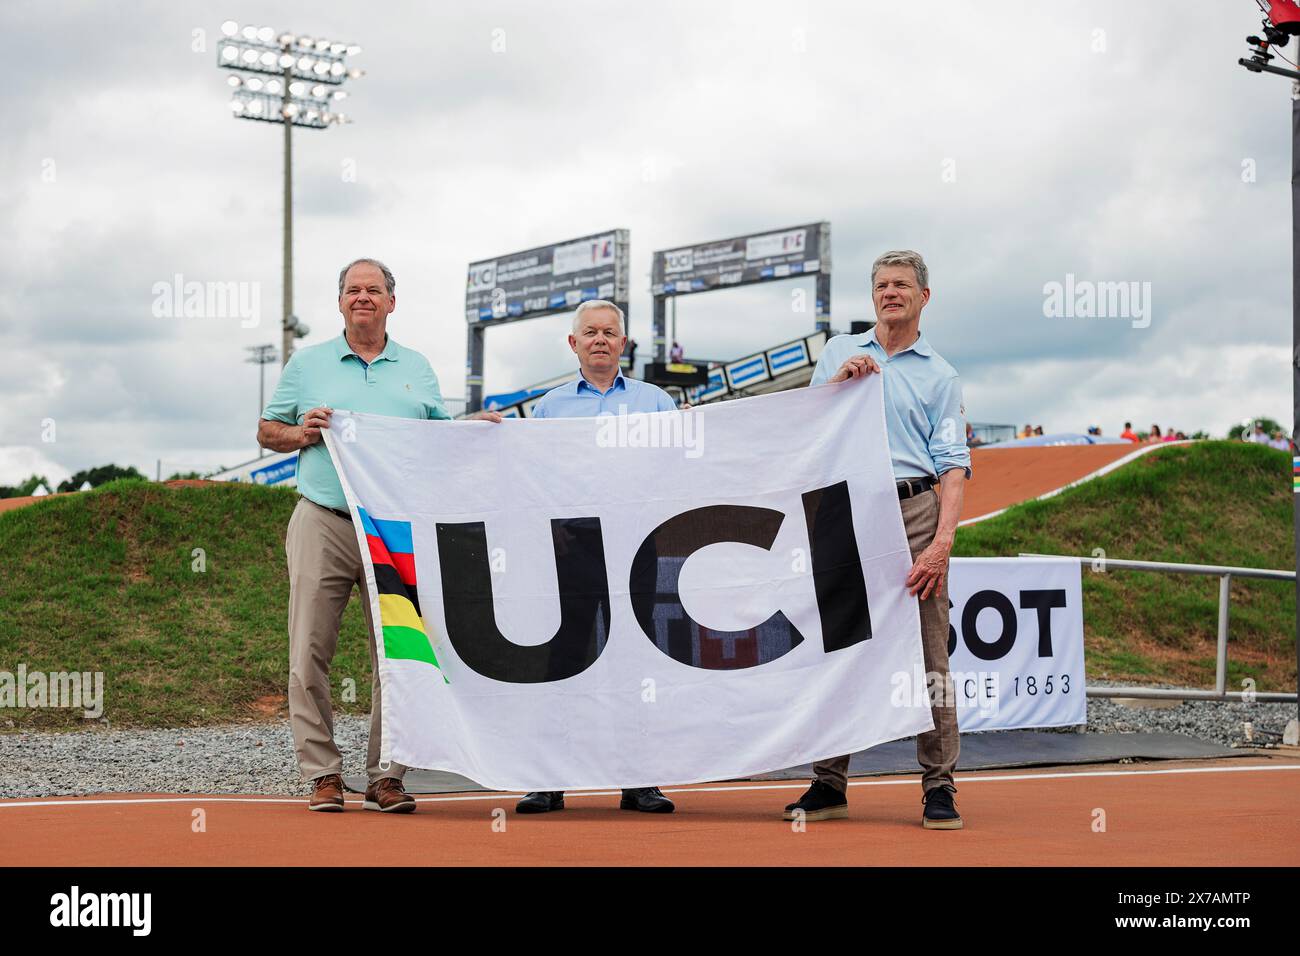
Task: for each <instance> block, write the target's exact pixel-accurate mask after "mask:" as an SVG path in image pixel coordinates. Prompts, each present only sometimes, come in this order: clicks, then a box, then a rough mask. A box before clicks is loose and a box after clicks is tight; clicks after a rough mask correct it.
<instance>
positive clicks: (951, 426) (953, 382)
mask: <svg viewBox="0 0 1300 956" xmlns="http://www.w3.org/2000/svg"><path fill="white" fill-rule="evenodd" d="M938 399H939V401H938V402H937V403H936V407H937V408H938V410H939V414H938V416H937V417H936V418H935V419H934V421H932V422H931V423H930V424H931V427H930V441H929V446H930V458H931V459H932V460H933V461H934V473H935V474H936V475H939V476H942V475H943V473H944V472H945V471H951V470H952V469H954V468H961V469H962V470H964V471H965V472H966V478H967V479H968V480H969V478H970V476H971V468H970V449H969V448H968V447H966V416H965V414H964V412H963V410H962V401H961V379H959V378H958V377H957V376H956V375H953V376H951V377H950V378H949V379H948V380H947V381H945V382H944V383H943V384H942V385H941V386H940V388H939V395H938Z"/></svg>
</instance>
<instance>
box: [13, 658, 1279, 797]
mask: <svg viewBox="0 0 1300 956" xmlns="http://www.w3.org/2000/svg"><path fill="white" fill-rule="evenodd" d="M1103 684H1105V682H1102V681H1094V682H1093V685H1094V686H1101V685H1103ZM1108 686H1117V685H1114V684H1111V685H1108ZM1295 714H1296V708H1295V705H1294V704H1263V703H1255V704H1244V703H1236V702H1232V703H1228V702H1219V701H1184V702H1183V703H1181V704H1179V705H1178V706H1176V707H1172V708H1168V709H1151V708H1145V707H1126V706H1124V705H1121V704H1117V703H1115V702H1114V701H1112V700H1106V699H1101V698H1090V699H1089V700H1088V728H1087V732H1088V733H1134V732H1139V731H1145V732H1161V733H1177V734H1186V735H1188V736H1192V737H1199V738H1201V739H1203V740H1209V741H1212V742H1214V743H1218V744H1221V745H1223V746H1231V745H1233V744H1236V743H1241V742H1242V741H1243V739H1244V736H1245V734H1244V725H1245V723H1246V722H1247V721H1250V722H1251V724H1252V725H1253V731H1254V738H1255V744H1256V745H1259V744H1262V743H1266V742H1269V741H1270V739H1271V740H1272V742H1274V743H1276V742H1277V741H1278V740H1280V738H1281V735H1282V730H1283V728H1284V727H1285V726H1286V722H1287V721H1288V720H1289V719H1291V718H1292V717H1294V716H1295ZM369 724H370V721H369V719H368V718H365V717H354V716H339V717H336V718H335V724H334V733H335V739H336V740H337V741H338V745H339V749H340V750H341V751H342V752H343V772H344V774H346V775H352V774H357V775H360V774H363V773H364V772H365V753H366V734H367V731H368V728H369ZM1062 731H1063V732H1066V733H1070V732H1073V729H1072V728H1062ZM1270 731H1271V732H1272V734H1275V735H1276V737H1270V735H1269V733H1268V732H1270ZM122 792H127V793H129V792H134V793H260V794H295V795H296V794H305V793H307V786H306V784H304V783H303V782H302V781H301V780H300V779H299V777H298V769H297V766H296V763H295V760H294V752H293V735H292V734H291V733H290V732H289V722H288V721H287V720H279V721H275V722H269V723H258V724H224V725H219V726H216V727H201V728H186V729H184V730H105V729H97V730H90V731H76V732H72V733H46V732H41V733H8V734H0V797H4V798H15V797H45V796H72V795H83V794H94V793H122Z"/></svg>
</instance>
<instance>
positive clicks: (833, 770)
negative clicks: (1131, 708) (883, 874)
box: [785, 250, 970, 830]
mask: <svg viewBox="0 0 1300 956" xmlns="http://www.w3.org/2000/svg"><path fill="white" fill-rule="evenodd" d="M871 299H872V303H873V305H874V306H875V309H876V326H875V328H873V329H871V330H870V331H868V332H864V333H862V334H861V335H837V336H836V337H835V338H833V339H831V340H830V341H829V342H827V343H826V347H825V349H823V350H822V354H821V357H820V358H819V359H818V361H817V369H816V371H815V372H813V377H812V382H811V383H810V384H812V385H821V384H823V383H826V382H843V381H847V380H849V379H854V378H860V377H862V376H865V375H871V374H877V375H881V376H882V377H883V380H884V381H883V386H884V400H885V436H886V438H887V439H888V441H889V454H890V459H891V463H892V466H893V471H894V481H895V483H896V484H897V486H898V498H899V507H900V509H901V510H902V516H903V527H904V529H905V530H906V532H907V544H908V547H909V549H910V550H911V552H912V561H913V565H912V569H911V571H910V572H909V574H908V576H907V580H906V582H899V583H900V584H904V585H905V586H906V587H907V588H908V589H909V593H911V594H914V595H916V597H917V601H918V604H919V606H920V613H921V647H922V652H923V655H924V658H925V669H926V674H927V682H933V683H932V684H931V708H930V711H931V715H932V717H933V718H934V727H935V729H934V730H931V731H927V732H926V733H923V734H921V735H919V736H918V737H917V738H916V759H917V761H918V762H919V763H920V765H921V768H922V770H923V771H924V772H923V774H922V777H921V788H922V799H923V802H924V803H925V810H924V811H923V813H922V815H921V825H922V826H923V827H925V828H926V829H929V830H957V829H960V828H961V826H962V820H961V817H960V816H959V815H958V813H957V808H956V806H955V805H954V803H953V799H952V794H954V793H956V791H957V788H956V786H955V785H954V784H953V778H952V775H953V771H954V770H955V769H956V766H957V756H958V753H959V752H960V747H961V738H960V736H959V735H958V732H957V707H956V700H955V695H954V693H953V689H952V679H951V677H950V675H949V673H948V584H947V578H948V556H949V554H950V553H951V552H952V545H953V538H954V537H955V535H956V532H957V519H958V517H959V516H960V514H961V503H962V496H963V494H964V492H965V485H966V481H967V479H969V478H970V451H969V449H968V448H967V447H966V420H965V410H964V409H963V408H962V400H961V381H960V379H959V378H958V377H957V371H956V369H954V368H953V367H952V366H951V365H949V364H948V363H947V362H946V361H944V360H943V358H942V357H941V356H940V355H939V353H938V352H936V351H935V350H934V349H933V348H932V347H931V345H930V343H929V342H927V341H926V339H925V336H923V335H922V334H921V328H920V326H921V310H922V309H923V308H925V305H926V303H928V302H929V301H930V270H929V269H928V268H927V267H926V264H925V261H924V260H923V259H922V258H921V256H920V254H919V253H916V252H912V251H911V250H902V251H897V252H886V253H885V254H884V255H882V256H881V257H880V258H878V259H877V260H876V261H875V263H874V264H873V265H872V267H871ZM936 488H937V489H938V491H937V492H936V490H935V489H936ZM848 767H849V758H848V757H847V756H843V757H836V758H833V759H830V760H822V761H819V762H817V763H815V764H813V783H812V786H810V787H809V788H808V791H807V792H806V793H805V794H804V795H803V796H802V797H800V798H799V800H798V801H797V802H796V803H792V804H790V805H789V806H787V807H786V808H785V818H786V819H787V820H793V819H800V818H801V817H802V819H804V820H808V821H811V820H830V819H836V818H840V817H847V816H848V800H847V798H846V793H847V786H848Z"/></svg>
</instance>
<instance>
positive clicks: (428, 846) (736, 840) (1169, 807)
mask: <svg viewBox="0 0 1300 956" xmlns="http://www.w3.org/2000/svg"><path fill="white" fill-rule="evenodd" d="M1167 771H1177V772H1167ZM1206 771H1208V772H1206ZM805 786H806V782H805V781H792V782H788V783H786V782H779V783H774V782H769V783H750V784H718V785H709V784H705V785H699V786H694V787H683V788H669V789H668V792H669V793H670V794H672V796H673V798H674V799H675V800H676V802H677V807H678V810H677V812H676V813H674V814H672V815H669V816H659V815H642V814H636V813H630V812H626V811H620V810H618V809H617V805H618V796H617V794H613V793H608V794H595V793H584V794H570V795H569V796H568V797H567V798H566V800H567V804H568V806H567V808H566V809H565V810H563V811H560V812H558V813H553V814H546V815H540V816H527V817H521V816H517V815H516V814H515V813H514V803H515V799H516V798H517V796H518V795H517V794H500V793H490V794H483V793H477V794H473V793H472V794H454V795H447V796H444V797H422V798H420V806H419V809H418V810H417V811H416V812H415V813H414V814H411V815H409V816H385V815H382V814H378V813H373V812H368V811H363V810H361V808H360V803H359V799H357V798H353V799H351V800H349V802H348V809H347V810H346V811H345V812H344V813H335V814H321V813H309V812H307V810H306V803H305V798H303V797H294V798H292V799H288V798H257V797H247V798H225V799H226V800H233V801H235V802H220V801H221V799H222V798H205V797H199V796H173V797H162V798H155V799H168V800H174V801H176V802H168V803H148V802H134V801H143V800H146V799H148V798H145V797H142V796H124V797H122V798H120V799H121V800H122V801H123V802H120V803H108V804H105V803H96V802H94V801H95V800H107V799H115V798H112V797H104V798H82V799H63V800H55V799H47V800H32V801H17V800H10V801H0V833H3V834H4V838H3V839H2V840H0V866H13V865H28V866H30V865H34V864H35V865H58V866H107V865H117V866H135V865H200V866H222V865H254V866H279V865H298V866H311V865H331V866H337V865H352V866H356V865H367V864H371V865H419V866H429V865H452V866H456V865H459V866H466V865H470V866H473V865H478V866H530V865H531V866H537V865H606V866H641V865H676V866H720V865H741V866H752V865H817V866H829V865H895V866H931V865H950V866H951V865H957V866H961V865H977V866H978V865H1030V866H1033V865H1058V866H1059V865H1069V866H1137V865H1147V866H1149V865H1161V866H1191V865H1203V866H1217V865H1224V866H1227V865H1239V864H1241V863H1243V862H1249V863H1250V864H1251V865H1254V866H1296V865H1300V757H1296V756H1288V757H1279V756H1274V755H1271V754H1270V755H1262V754H1261V755H1254V756H1249V757H1243V758H1237V759H1228V760H1218V761H1178V762H1168V763H1165V762H1158V763H1150V764H1141V765H1131V766H1125V767H1120V766H1117V765H1109V766H1096V767H1073V768H1057V769H1056V770H1050V769H1038V770H1031V771H1026V772H1017V771H989V772H983V773H970V774H962V773H959V774H958V775H957V786H958V788H959V792H958V795H957V805H958V808H959V809H960V810H961V812H962V815H963V817H964V818H965V820H966V828H965V829H963V830H961V831H930V830H923V829H922V828H921V826H920V813H921V803H920V785H919V781H918V778H917V777H896V776H891V777H874V778H858V779H856V780H854V781H853V785H852V786H851V787H850V789H849V806H850V817H849V819H847V820H829V821H824V822H821V823H809V824H807V829H806V832H795V830H794V829H793V827H792V825H791V824H789V823H786V822H784V821H782V820H781V815H780V811H781V808H782V806H784V805H785V804H786V803H788V802H790V801H793V800H794V799H796V798H797V797H798V795H799V794H800V793H801V792H802V791H803V788H804V787H805ZM710 787H718V788H726V789H712V790H711V789H710ZM286 801H287V802H286ZM197 808H201V809H203V810H204V812H205V814H206V819H205V825H206V832H203V833H194V832H193V831H192V829H191V826H192V823H193V821H194V819H195V818H194V816H193V811H194V810H195V809H197ZM1098 809H1100V810H1102V811H1104V812H1105V823H1106V831H1105V832H1104V833H1100V832H1094V830H1093V825H1094V820H1095V819H1097V815H1096V811H1097V810H1098ZM498 810H502V811H504V813H501V812H496V813H494V811H498ZM502 821H503V822H504V824H505V829H504V831H502V830H501V829H500V825H501V822H502ZM494 822H495V823H496V828H495V829H494V826H493V825H494Z"/></svg>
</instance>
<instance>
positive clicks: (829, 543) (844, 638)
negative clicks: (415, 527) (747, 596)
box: [437, 481, 871, 684]
mask: <svg viewBox="0 0 1300 956" xmlns="http://www.w3.org/2000/svg"><path fill="white" fill-rule="evenodd" d="M802 501H803V515H802V517H803V520H804V522H805V524H806V526H807V528H808V543H809V546H810V551H811V557H812V574H813V586H814V590H815V592H816V597H817V610H818V615H819V617H820V619H821V629H822V649H823V650H824V651H825V652H826V653H828V654H830V653H834V652H835V651H840V650H844V649H845V648H848V647H852V646H854V645H856V644H859V643H861V642H863V641H866V640H870V638H871V611H870V609H869V608H868V606H867V586H866V581H865V579H864V577H863V574H862V563H861V559H860V557H859V552H858V543H857V539H856V538H855V537H854V533H853V513H852V505H851V502H850V499H849V490H848V483H847V482H843V481H841V482H839V483H838V484H834V485H830V486H828V487H826V488H818V489H815V490H813V491H809V492H805V493H804V495H803V496H802ZM786 517H787V515H786V514H785V512H782V511H777V510H775V509H772V508H759V507H754V506H750V505H710V506H707V507H703V508H694V509H692V510H690V511H686V512H683V513H682V514H679V515H676V516H674V517H672V518H669V519H668V520H667V521H665V522H663V523H662V524H660V525H659V527H657V528H655V529H654V530H653V531H651V532H650V533H649V534H648V535H647V536H646V537H645V539H644V540H643V541H642V542H641V545H640V547H639V548H638V549H637V552H636V556H635V557H634V558H633V559H632V566H631V568H630V569H628V570H627V571H626V572H625V573H627V574H628V579H627V580H628V593H629V596H630V597H631V603H632V612H633V614H634V616H635V617H636V621H637V624H638V625H640V628H641V631H642V634H643V635H644V636H645V638H646V639H648V640H649V641H650V642H651V643H652V644H654V646H655V648H656V649H657V650H659V651H661V652H662V653H664V654H667V655H668V656H669V657H671V658H672V659H673V660H675V661H678V662H679V663H682V664H685V665H687V666H688V667H700V668H703V669H706V670H732V669H736V668H737V667H754V666H759V665H762V664H765V663H768V662H770V661H774V660H776V659H777V658H780V657H783V656H785V655H786V654H788V653H789V652H790V651H792V650H794V648H796V647H798V646H799V645H800V644H801V643H803V640H804V638H803V635H802V634H800V633H799V630H798V628H796V627H795V626H794V624H793V623H792V622H791V621H790V620H789V619H788V618H787V617H786V616H785V613H784V612H783V611H781V610H779V609H778V610H776V611H774V612H773V613H772V615H771V616H770V617H769V618H768V619H767V620H766V621H764V622H763V623H762V624H760V625H758V627H757V628H755V629H753V631H754V632H756V633H759V634H762V635H763V639H762V640H761V641H756V642H755V643H756V647H755V652H754V654H753V656H752V658H749V659H748V660H747V662H746V663H727V662H726V661H725V660H713V661H704V660H701V661H700V662H699V663H696V662H695V661H694V659H693V657H692V654H691V648H690V633H691V630H692V628H695V629H698V630H708V632H709V634H710V636H711V637H712V638H714V639H716V640H720V641H743V640H746V639H748V638H750V637H751V635H750V632H744V631H721V630H717V629H714V628H707V627H706V626H705V625H702V624H701V623H700V622H697V621H695V620H694V619H693V618H692V617H691V616H690V614H689V613H688V612H687V611H686V608H685V607H684V606H683V605H682V600H681V595H680V592H679V590H678V582H679V579H680V576H681V571H682V568H683V566H684V565H685V563H686V560H687V559H688V558H689V557H690V556H691V555H692V554H694V553H695V552H696V551H699V550H700V549H701V548H706V547H708V546H710V545H713V544H720V543H723V542H736V543H739V544H746V545H750V546H751V547H756V548H762V549H763V550H771V547H772V544H773V542H774V541H775V540H776V536H777V532H778V531H779V530H780V528H781V525H782V523H783V522H784V521H785V519H786ZM550 525H551V529H550V530H551V544H552V550H553V552H554V554H555V571H556V582H557V584H558V591H559V593H558V595H557V596H558V599H559V605H560V626H559V628H558V629H557V630H556V632H555V634H553V635H552V636H551V638H550V639H549V640H547V641H545V642H543V643H541V644H531V645H523V644H517V643H515V642H514V641H512V640H510V639H509V638H507V637H506V636H505V635H504V634H502V633H501V631H500V629H499V628H498V627H497V616H496V611H495V609H494V607H493V595H492V569H491V567H490V562H489V555H490V552H489V549H488V546H487V531H486V526H485V525H484V523H483V522H481V521H471V522H465V523H455V524H452V523H443V522H439V523H438V525H437V538H438V561H439V572H440V574H441V578H442V582H441V583H442V598H443V611H444V614H445V617H446V625H447V630H446V635H447V639H448V640H449V641H450V642H451V644H452V646H453V647H454V648H455V649H456V654H457V655H458V656H459V657H460V659H461V660H462V661H463V662H464V663H465V664H466V665H467V666H468V667H470V668H472V669H473V670H474V671H476V672H477V673H479V674H481V675H482V676H484V677H487V678H489V679H491V680H497V681H503V682H506V683H514V684H535V683H545V682H548V681H558V680H564V679H566V678H569V677H573V676H575V675H577V674H581V673H582V672H583V671H585V670H586V669H587V668H588V667H590V666H591V665H592V664H594V663H595V662H596V659H597V658H598V657H599V656H600V654H601V651H603V650H604V648H605V643H606V640H607V638H608V635H609V626H610V598H609V569H608V567H607V566H606V561H605V544H604V540H603V539H602V537H601V528H600V519H599V518H595V517H579V518H554V519H552V520H551V522H550Z"/></svg>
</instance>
